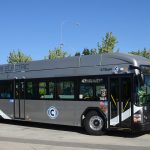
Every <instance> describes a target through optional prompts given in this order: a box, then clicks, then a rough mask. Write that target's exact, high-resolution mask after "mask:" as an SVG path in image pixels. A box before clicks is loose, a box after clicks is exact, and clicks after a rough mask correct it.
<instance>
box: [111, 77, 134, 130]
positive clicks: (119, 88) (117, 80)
mask: <svg viewBox="0 0 150 150" xmlns="http://www.w3.org/2000/svg"><path fill="white" fill-rule="evenodd" d="M131 85H132V84H131V77H129V76H127V77H125V76H124V77H114V78H113V77H112V78H110V80H109V87H110V96H109V97H110V102H109V107H110V109H109V118H110V119H109V120H110V121H109V126H110V127H121V128H131V93H132V92H131V91H132V86H131Z"/></svg>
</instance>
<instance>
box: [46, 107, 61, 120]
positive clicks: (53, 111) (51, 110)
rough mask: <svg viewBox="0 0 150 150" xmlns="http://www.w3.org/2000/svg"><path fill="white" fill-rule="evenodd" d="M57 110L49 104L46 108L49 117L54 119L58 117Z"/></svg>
mask: <svg viewBox="0 0 150 150" xmlns="http://www.w3.org/2000/svg"><path fill="white" fill-rule="evenodd" d="M58 114H59V112H58V110H57V108H55V107H54V106H51V107H49V108H48V110H47V115H48V116H49V117H50V118H51V119H56V118H57V117H58Z"/></svg>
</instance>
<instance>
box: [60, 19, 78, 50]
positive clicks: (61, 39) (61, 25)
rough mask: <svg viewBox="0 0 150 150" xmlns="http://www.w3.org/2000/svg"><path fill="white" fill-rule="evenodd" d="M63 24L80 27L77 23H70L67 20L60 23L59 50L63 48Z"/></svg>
mask: <svg viewBox="0 0 150 150" xmlns="http://www.w3.org/2000/svg"><path fill="white" fill-rule="evenodd" d="M65 23H72V24H75V26H79V25H80V24H79V23H78V22H72V21H67V20H65V21H62V22H61V24H60V48H63V47H64V43H63V25H64V24H65Z"/></svg>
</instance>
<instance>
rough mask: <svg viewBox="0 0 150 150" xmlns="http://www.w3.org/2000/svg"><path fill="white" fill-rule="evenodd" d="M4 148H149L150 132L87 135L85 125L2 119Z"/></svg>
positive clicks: (0, 130) (0, 134)
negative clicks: (60, 124)
mask: <svg viewBox="0 0 150 150" xmlns="http://www.w3.org/2000/svg"><path fill="white" fill-rule="evenodd" d="M0 149H1V150H10V149H11V150H76V149H78V150H91V149H93V150H127V149H128V150H133V149H134V150H142V149H143V150H149V149H150V134H149V133H148V132H147V133H143V134H134V135H131V134H130V133H124V132H117V131H113V132H108V133H107V134H106V135H103V136H91V135H87V134H86V132H85V131H84V130H83V129H82V128H77V127H68V126H57V125H48V124H36V123H24V122H10V121H9V122H8V121H1V122H0Z"/></svg>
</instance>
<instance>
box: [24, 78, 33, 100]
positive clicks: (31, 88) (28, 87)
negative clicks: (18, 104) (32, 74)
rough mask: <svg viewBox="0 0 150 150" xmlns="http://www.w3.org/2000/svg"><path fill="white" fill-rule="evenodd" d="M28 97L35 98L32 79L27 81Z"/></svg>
mask: <svg viewBox="0 0 150 150" xmlns="http://www.w3.org/2000/svg"><path fill="white" fill-rule="evenodd" d="M26 98H27V99H31V98H33V83H32V82H31V81H29V82H27V83H26Z"/></svg>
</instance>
